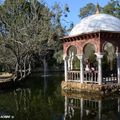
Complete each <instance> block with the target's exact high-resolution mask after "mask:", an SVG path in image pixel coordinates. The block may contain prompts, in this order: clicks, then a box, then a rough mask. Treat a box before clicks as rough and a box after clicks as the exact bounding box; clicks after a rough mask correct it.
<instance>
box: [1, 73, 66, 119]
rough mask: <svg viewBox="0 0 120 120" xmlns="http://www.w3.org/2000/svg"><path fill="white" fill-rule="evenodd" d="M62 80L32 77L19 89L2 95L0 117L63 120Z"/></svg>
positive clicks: (51, 77) (55, 76) (50, 77)
mask: <svg viewBox="0 0 120 120" xmlns="http://www.w3.org/2000/svg"><path fill="white" fill-rule="evenodd" d="M61 80H62V78H61V77H60V76H57V75H54V76H49V77H47V78H46V81H47V82H46V84H47V87H46V85H44V84H45V82H44V78H43V77H40V75H36V74H35V75H32V76H31V77H30V78H28V80H26V81H24V82H23V83H21V85H20V86H19V88H17V89H14V90H11V91H10V90H8V91H7V92H1V93H0V117H1V116H7V115H8V116H12V117H13V116H14V120H63V118H64V97H63V96H61V94H60V93H61V88H60V83H61Z"/></svg>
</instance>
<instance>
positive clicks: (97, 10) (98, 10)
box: [96, 3, 100, 14]
mask: <svg viewBox="0 0 120 120" xmlns="http://www.w3.org/2000/svg"><path fill="white" fill-rule="evenodd" d="M99 13H100V6H99V4H98V3H97V5H96V14H99Z"/></svg>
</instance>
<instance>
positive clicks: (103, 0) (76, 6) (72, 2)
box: [0, 0, 110, 24]
mask: <svg viewBox="0 0 120 120" xmlns="http://www.w3.org/2000/svg"><path fill="white" fill-rule="evenodd" d="M3 1H4V0H0V3H2V2H3ZM43 1H45V3H46V4H47V5H48V6H49V7H51V6H52V5H53V4H54V3H55V2H57V3H59V4H60V5H61V6H64V5H65V4H68V6H69V8H70V13H69V15H68V18H67V19H66V21H67V22H68V24H69V23H71V22H73V23H74V24H77V23H79V21H80V18H79V17H78V14H79V10H80V8H82V7H84V6H85V5H86V4H87V3H94V4H97V3H99V5H100V6H104V5H106V4H107V3H108V2H109V1H110V0H43ZM67 22H66V23H67Z"/></svg>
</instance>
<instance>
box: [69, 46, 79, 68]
mask: <svg viewBox="0 0 120 120" xmlns="http://www.w3.org/2000/svg"><path fill="white" fill-rule="evenodd" d="M67 55H68V57H69V59H68V70H78V69H79V68H80V62H79V59H78V58H77V56H76V55H77V48H76V47H75V46H70V47H69V48H68V50H67Z"/></svg>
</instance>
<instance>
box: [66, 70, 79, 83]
mask: <svg viewBox="0 0 120 120" xmlns="http://www.w3.org/2000/svg"><path fill="white" fill-rule="evenodd" d="M68 81H80V71H68Z"/></svg>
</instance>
